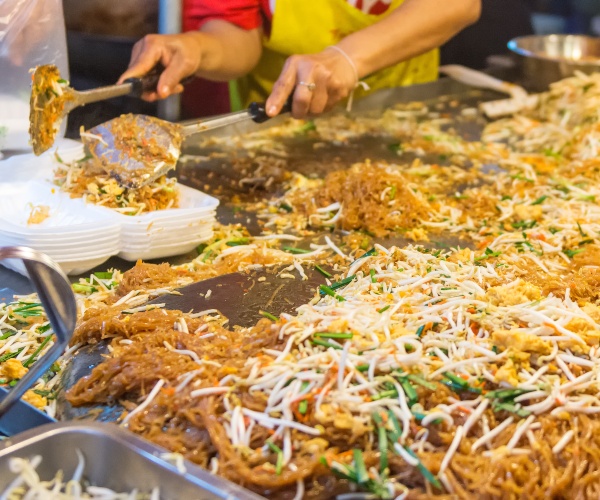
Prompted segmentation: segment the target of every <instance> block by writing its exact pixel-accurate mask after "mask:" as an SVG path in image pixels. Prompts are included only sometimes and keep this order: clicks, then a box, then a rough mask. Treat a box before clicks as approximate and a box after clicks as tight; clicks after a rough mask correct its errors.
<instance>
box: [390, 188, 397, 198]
mask: <svg viewBox="0 0 600 500" xmlns="http://www.w3.org/2000/svg"><path fill="white" fill-rule="evenodd" d="M396 192H397V188H396V186H392V189H390V200H393V199H394V198H396Z"/></svg>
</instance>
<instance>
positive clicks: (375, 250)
mask: <svg viewBox="0 0 600 500" xmlns="http://www.w3.org/2000/svg"><path fill="white" fill-rule="evenodd" d="M373 255H377V249H376V248H375V247H373V248H371V250H369V251H368V252H365V253H363V254H362V255H361V256H360V257H359V258H358V259H354V261H353V262H352V264H354V263H355V262H358V261H359V260H362V259H366V258H367V257H373ZM352 264H350V265H352Z"/></svg>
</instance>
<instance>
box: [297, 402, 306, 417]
mask: <svg viewBox="0 0 600 500" xmlns="http://www.w3.org/2000/svg"><path fill="white" fill-rule="evenodd" d="M298 411H299V412H300V415H306V412H307V411H308V400H306V399H303V400H302V401H300V403H299V404H298Z"/></svg>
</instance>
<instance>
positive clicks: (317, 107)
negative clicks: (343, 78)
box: [309, 68, 331, 115]
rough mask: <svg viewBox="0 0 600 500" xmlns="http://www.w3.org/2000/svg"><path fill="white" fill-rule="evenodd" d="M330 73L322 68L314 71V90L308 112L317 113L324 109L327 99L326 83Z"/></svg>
mask: <svg viewBox="0 0 600 500" xmlns="http://www.w3.org/2000/svg"><path fill="white" fill-rule="evenodd" d="M330 75H331V73H330V72H329V71H328V70H326V69H324V68H321V69H319V70H318V71H315V82H314V83H315V90H314V92H313V96H312V101H311V103H310V109H309V113H310V114H311V115H318V114H321V113H322V112H323V111H325V106H327V102H328V100H329V93H328V92H327V84H328V80H329V77H330Z"/></svg>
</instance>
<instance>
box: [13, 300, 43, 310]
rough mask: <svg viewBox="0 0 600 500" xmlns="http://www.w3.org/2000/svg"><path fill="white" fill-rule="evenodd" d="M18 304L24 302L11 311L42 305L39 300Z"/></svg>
mask: <svg viewBox="0 0 600 500" xmlns="http://www.w3.org/2000/svg"><path fill="white" fill-rule="evenodd" d="M19 304H24V305H21V306H19V307H16V308H15V309H13V312H21V311H28V310H30V309H34V308H36V307H42V304H40V303H39V302H19Z"/></svg>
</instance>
